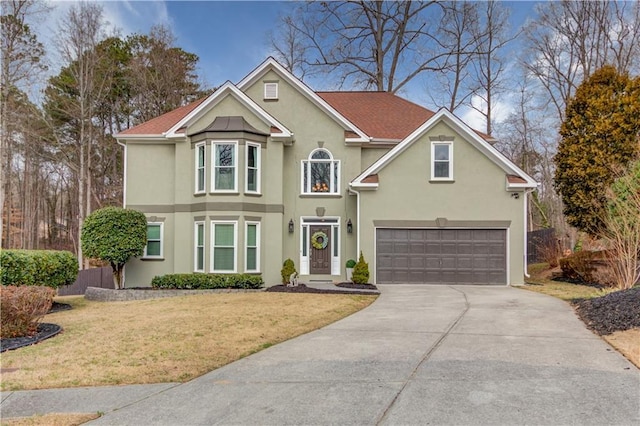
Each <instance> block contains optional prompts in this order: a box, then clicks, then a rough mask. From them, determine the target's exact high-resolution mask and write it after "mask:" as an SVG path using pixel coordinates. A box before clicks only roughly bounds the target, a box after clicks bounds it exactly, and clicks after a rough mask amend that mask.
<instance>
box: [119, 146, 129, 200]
mask: <svg viewBox="0 0 640 426" xmlns="http://www.w3.org/2000/svg"><path fill="white" fill-rule="evenodd" d="M116 142H117V144H118V145H120V146H121V147H122V148H124V151H123V154H122V169H123V174H122V207H123V208H126V207H127V144H124V143H122V142H120V141H116Z"/></svg>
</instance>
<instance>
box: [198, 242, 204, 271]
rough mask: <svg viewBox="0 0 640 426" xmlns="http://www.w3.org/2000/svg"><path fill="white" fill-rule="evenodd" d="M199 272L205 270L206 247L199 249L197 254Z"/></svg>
mask: <svg viewBox="0 0 640 426" xmlns="http://www.w3.org/2000/svg"><path fill="white" fill-rule="evenodd" d="M197 256H198V258H197V260H196V261H197V268H196V269H197V270H198V271H202V270H204V247H198V253H197Z"/></svg>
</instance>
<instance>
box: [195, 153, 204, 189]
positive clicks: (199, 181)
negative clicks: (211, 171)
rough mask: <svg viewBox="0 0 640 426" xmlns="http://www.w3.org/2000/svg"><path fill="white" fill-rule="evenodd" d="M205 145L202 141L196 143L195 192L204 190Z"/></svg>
mask: <svg viewBox="0 0 640 426" xmlns="http://www.w3.org/2000/svg"><path fill="white" fill-rule="evenodd" d="M205 149H206V146H205V144H204V142H203V143H200V144H197V145H196V191H195V192H196V194H199V193H202V192H205V190H206V189H205V170H206V156H205Z"/></svg>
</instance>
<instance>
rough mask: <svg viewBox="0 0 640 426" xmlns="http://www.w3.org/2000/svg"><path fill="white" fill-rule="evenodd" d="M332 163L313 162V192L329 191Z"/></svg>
mask: <svg viewBox="0 0 640 426" xmlns="http://www.w3.org/2000/svg"><path fill="white" fill-rule="evenodd" d="M330 179H331V163H316V162H312V163H311V185H312V186H311V192H329V190H330V184H331V180H330Z"/></svg>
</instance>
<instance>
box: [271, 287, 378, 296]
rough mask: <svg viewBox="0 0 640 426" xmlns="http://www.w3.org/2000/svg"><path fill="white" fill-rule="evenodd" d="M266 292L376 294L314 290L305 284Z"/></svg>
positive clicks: (355, 291)
mask: <svg viewBox="0 0 640 426" xmlns="http://www.w3.org/2000/svg"><path fill="white" fill-rule="evenodd" d="M265 291H269V292H273V293H322V294H369V295H370V294H375V293H371V292H366V291H358V290H348V291H345V290H329V289H323V288H313V287H307V286H306V285H305V284H298V285H297V286H295V287H288V286H286V285H283V284H280V285H274V286H273V287H269V288H267V289H266V290H265Z"/></svg>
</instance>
